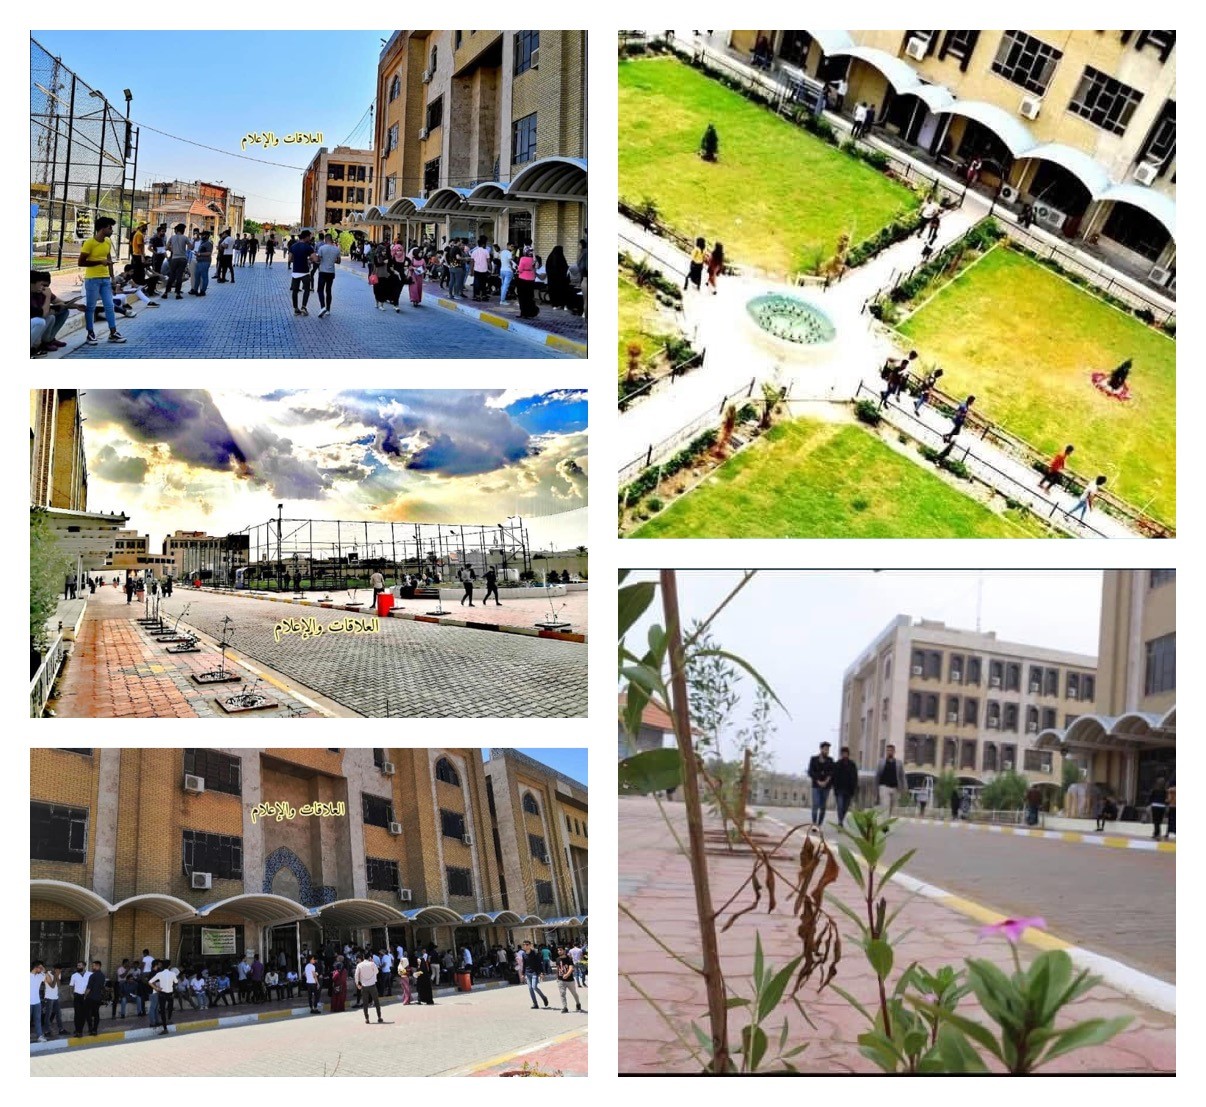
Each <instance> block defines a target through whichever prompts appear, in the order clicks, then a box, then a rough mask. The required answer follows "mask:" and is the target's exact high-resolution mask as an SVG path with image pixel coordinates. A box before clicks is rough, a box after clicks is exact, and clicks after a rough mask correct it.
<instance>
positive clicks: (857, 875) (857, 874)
mask: <svg viewBox="0 0 1206 1107" xmlns="http://www.w3.org/2000/svg"><path fill="white" fill-rule="evenodd" d="M838 856H839V857H840V858H841V859H842V864H843V865H845V866H846V871H847V872H848V873H849V874H850V876H851V877H852V878H853V880H854V883H855V884H857V885H858V886H859V887H860V888H861V887H862V886H863V870H862V869H860V868H859V865H858V862H857V861H856V860H855V859H854V854H853V853H851V852H850V847H849V846H847V845H845V844H843V843H842V842H838Z"/></svg>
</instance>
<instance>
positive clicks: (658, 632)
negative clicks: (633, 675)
mask: <svg viewBox="0 0 1206 1107" xmlns="http://www.w3.org/2000/svg"><path fill="white" fill-rule="evenodd" d="M668 644H669V643H668V640H667V638H666V632H665V630H663V629H662V628H661V627H660V626H658V625H657V623H654V624H653V626H651V627H650V628H649V654H648V656H647V657H646V659H645V660H646V662H647V663H648V664H650V665H652V666H653V668H655V669H657V670H658V671H659V672H660V671H661V668H662V662H663V661H665V659H666V647H667V645H668Z"/></svg>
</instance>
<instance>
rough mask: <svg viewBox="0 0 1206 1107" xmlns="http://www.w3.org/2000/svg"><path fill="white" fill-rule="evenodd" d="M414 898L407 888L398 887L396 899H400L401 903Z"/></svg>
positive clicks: (408, 901)
mask: <svg viewBox="0 0 1206 1107" xmlns="http://www.w3.org/2000/svg"><path fill="white" fill-rule="evenodd" d="M414 898H415V894H414V892H412V891H411V890H410V889H409V888H399V889H398V899H400V900H401V901H402V902H403V903H410V901H411V900H412V899H414Z"/></svg>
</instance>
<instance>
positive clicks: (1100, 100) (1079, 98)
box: [1068, 65, 1143, 135]
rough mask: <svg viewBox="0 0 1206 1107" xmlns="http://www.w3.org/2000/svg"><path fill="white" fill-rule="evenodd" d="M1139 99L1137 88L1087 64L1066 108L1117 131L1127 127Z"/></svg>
mask: <svg viewBox="0 0 1206 1107" xmlns="http://www.w3.org/2000/svg"><path fill="white" fill-rule="evenodd" d="M1142 99H1143V93H1141V92H1140V91H1139V90H1138V89H1134V88H1131V87H1130V85H1124V84H1123V83H1122V82H1121V81H1116V80H1114V78H1113V77H1111V76H1110V75H1109V74H1108V73H1102V72H1101V70H1099V69H1094V68H1093V67H1092V66H1091V65H1087V66H1085V71H1084V74H1083V75H1082V76H1081V78H1080V84H1078V85H1077V86H1076V92H1075V93H1073V95H1072V100H1071V102H1070V103H1069V104H1068V110H1069V111H1072V112H1075V113H1076V114H1077V115H1080V116H1083V117H1084V118H1085V119H1087V120H1088V121H1089V122H1090V123H1092V124H1094V125H1095V126H1098V127H1101V128H1103V129H1104V130H1107V131H1111V132H1112V133H1113V134H1116V135H1120V134H1122V133H1123V132H1124V131H1125V130H1126V126H1127V124H1128V123H1129V122H1130V121H1131V116H1132V115H1134V114H1135V108H1136V107H1138V105H1139V101H1140V100H1142Z"/></svg>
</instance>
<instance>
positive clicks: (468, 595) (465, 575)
mask: <svg viewBox="0 0 1206 1107" xmlns="http://www.w3.org/2000/svg"><path fill="white" fill-rule="evenodd" d="M476 575H477V574H475V573H474V571H473V569H472V568H470V567H469V566H468V565H466V566H465V567H464V568H463V569H462V570H461V573H460V576H461V584H463V585H464V586H465V594H464V595H463V596H462V597H461V606H462V607H464V606H465V601H466V600H468V601H469V606H470V607H472V606H473V581H474V579H475V577H476Z"/></svg>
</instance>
